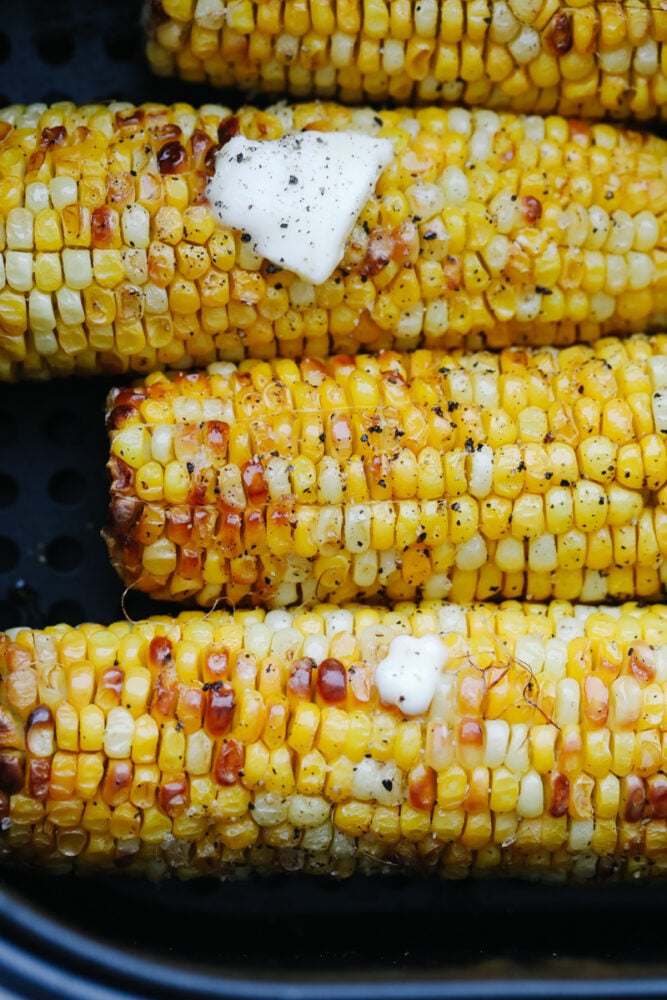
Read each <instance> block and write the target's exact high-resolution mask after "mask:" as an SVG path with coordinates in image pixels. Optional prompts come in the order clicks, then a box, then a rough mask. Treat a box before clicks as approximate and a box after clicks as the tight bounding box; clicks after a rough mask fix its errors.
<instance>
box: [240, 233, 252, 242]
mask: <svg viewBox="0 0 667 1000" xmlns="http://www.w3.org/2000/svg"><path fill="white" fill-rule="evenodd" d="M251 239H252V236H251V235H250V233H241V243H250V240H251Z"/></svg>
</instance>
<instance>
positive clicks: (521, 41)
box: [145, 0, 667, 120]
mask: <svg viewBox="0 0 667 1000" xmlns="http://www.w3.org/2000/svg"><path fill="white" fill-rule="evenodd" d="M145 20H146V28H147V37H146V55H147V58H148V62H149V65H150V66H151V68H152V69H153V71H154V72H155V73H157V74H159V75H163V76H167V75H178V76H180V77H181V78H182V79H184V80H189V81H196V82H199V81H206V82H208V83H209V84H213V85H215V86H219V87H223V88H231V87H234V88H239V87H240V88H243V89H245V90H246V91H249V92H251V93H253V94H258V93H259V94H261V93H264V94H267V93H268V94H274V95H276V96H282V95H283V94H285V93H291V94H293V95H294V96H296V97H299V98H304V97H309V96H319V97H326V98H334V97H338V98H339V99H340V100H342V101H346V102H353V103H360V102H364V101H369V102H371V103H378V102H386V101H387V100H393V101H397V102H400V103H406V104H410V103H429V104H432V103H438V102H449V103H456V104H458V103H463V104H468V105H471V106H474V105H477V106H480V105H481V106H486V107H492V108H507V109H512V110H514V111H520V112H528V113H531V112H532V113H541V114H549V113H553V112H560V113H561V114H566V115H575V116H586V117H591V116H592V117H603V116H614V117H618V118H623V119H635V120H637V119H649V118H655V117H658V116H659V117H664V114H665V111H664V109H665V107H666V106H667V77H666V76H665V72H666V71H665V56H664V51H663V46H664V43H665V41H666V40H667V11H666V10H665V7H664V4H663V3H661V2H660V0H592V2H588V0H576V2H566V0H507V2H496V0H421V2H420V3H411V2H409V0H391V2H385V0H364V2H363V3H362V2H361V0H342V2H341V0H339V2H337V3H333V2H331V0H264V2H259V0H148V2H147V3H146V19H145Z"/></svg>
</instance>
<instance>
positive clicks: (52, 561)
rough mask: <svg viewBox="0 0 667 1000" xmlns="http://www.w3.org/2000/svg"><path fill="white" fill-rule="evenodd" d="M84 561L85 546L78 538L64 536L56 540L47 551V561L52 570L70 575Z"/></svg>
mask: <svg viewBox="0 0 667 1000" xmlns="http://www.w3.org/2000/svg"><path fill="white" fill-rule="evenodd" d="M82 560H83V546H82V544H81V542H80V541H79V540H78V539H77V538H70V537H69V536H67V535H63V536H62V537H61V538H54V539H53V541H52V542H51V544H50V545H49V546H48V548H47V550H46V561H47V563H48V564H49V566H50V567H51V569H55V570H57V571H58V572H59V573H68V572H70V571H71V570H73V569H76V567H77V566H78V565H79V564H80V563H81V561H82Z"/></svg>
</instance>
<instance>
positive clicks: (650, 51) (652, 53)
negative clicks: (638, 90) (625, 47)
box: [634, 38, 660, 76]
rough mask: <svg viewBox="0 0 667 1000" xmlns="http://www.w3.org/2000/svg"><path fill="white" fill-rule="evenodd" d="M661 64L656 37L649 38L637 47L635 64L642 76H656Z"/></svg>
mask: <svg viewBox="0 0 667 1000" xmlns="http://www.w3.org/2000/svg"><path fill="white" fill-rule="evenodd" d="M659 65H660V53H659V49H658V43H657V42H656V40H655V38H647V39H646V41H645V42H643V43H642V44H641V45H638V46H637V48H636V49H635V58H634V66H635V70H636V71H637V73H640V74H641V75H642V76H655V74H656V73H657V72H658V68H659Z"/></svg>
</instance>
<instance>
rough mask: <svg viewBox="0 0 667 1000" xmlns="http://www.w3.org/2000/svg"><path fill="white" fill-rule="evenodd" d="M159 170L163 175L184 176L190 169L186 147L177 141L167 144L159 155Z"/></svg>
mask: <svg viewBox="0 0 667 1000" xmlns="http://www.w3.org/2000/svg"><path fill="white" fill-rule="evenodd" d="M157 165H158V170H159V171H160V173H161V174H184V173H186V172H187V170H188V169H189V157H188V154H187V152H186V150H185V147H184V146H183V145H182V144H181V143H180V142H177V141H174V142H167V143H165V144H164V146H163V147H162V149H160V150H159V151H158V154H157Z"/></svg>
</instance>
